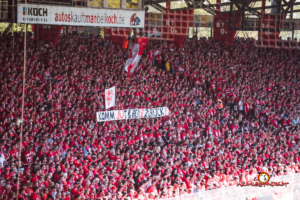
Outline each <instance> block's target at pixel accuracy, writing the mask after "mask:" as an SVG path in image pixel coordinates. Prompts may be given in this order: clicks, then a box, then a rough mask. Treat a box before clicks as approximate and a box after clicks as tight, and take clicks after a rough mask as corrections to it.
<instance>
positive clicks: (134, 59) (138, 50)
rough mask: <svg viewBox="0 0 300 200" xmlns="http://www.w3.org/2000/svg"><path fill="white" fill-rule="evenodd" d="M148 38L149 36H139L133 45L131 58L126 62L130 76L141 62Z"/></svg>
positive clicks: (126, 68)
mask: <svg viewBox="0 0 300 200" xmlns="http://www.w3.org/2000/svg"><path fill="white" fill-rule="evenodd" d="M148 40H149V39H148V38H138V39H137V42H136V43H135V44H134V45H133V48H132V50H131V53H130V55H129V58H128V59H127V61H126V64H125V71H126V72H128V76H129V75H130V73H133V72H134V70H135V68H136V67H137V65H138V64H139V61H140V59H141V57H142V55H143V52H144V49H145V48H146V45H147V43H148Z"/></svg>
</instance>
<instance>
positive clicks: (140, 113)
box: [97, 107, 170, 122]
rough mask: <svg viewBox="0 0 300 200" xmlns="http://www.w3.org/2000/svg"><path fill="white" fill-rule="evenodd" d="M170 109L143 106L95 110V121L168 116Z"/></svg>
mask: <svg viewBox="0 0 300 200" xmlns="http://www.w3.org/2000/svg"><path fill="white" fill-rule="evenodd" d="M169 114H170V111H169V109H168V108H167V107H159V108H149V109H147V108H145V109H128V110H112V111H103V112H97V122H106V121H114V120H124V119H141V118H156V117H164V116H168V115H169Z"/></svg>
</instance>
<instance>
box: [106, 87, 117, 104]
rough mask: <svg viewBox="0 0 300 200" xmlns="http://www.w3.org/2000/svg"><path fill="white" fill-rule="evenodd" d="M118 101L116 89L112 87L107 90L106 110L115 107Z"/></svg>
mask: <svg viewBox="0 0 300 200" xmlns="http://www.w3.org/2000/svg"><path fill="white" fill-rule="evenodd" d="M115 100H116V87H115V86H114V87H112V88H109V89H106V90H105V108H106V109H109V108H111V107H114V106H115Z"/></svg>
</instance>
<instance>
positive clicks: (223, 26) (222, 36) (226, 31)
mask: <svg viewBox="0 0 300 200" xmlns="http://www.w3.org/2000/svg"><path fill="white" fill-rule="evenodd" d="M230 15H231V14H230V13H225V14H221V13H220V14H219V15H215V16H214V23H213V27H214V34H213V39H214V41H219V42H221V43H225V44H228V45H229V46H231V45H232V43H233V40H234V36H235V34H236V31H235V30H230V27H228V26H227V24H229V25H230ZM220 16H222V17H220ZM223 19H224V20H225V21H226V23H225V22H224V20H223ZM241 20H242V13H241V12H234V13H232V21H233V23H232V26H233V27H234V28H238V26H239V23H240V21H241Z"/></svg>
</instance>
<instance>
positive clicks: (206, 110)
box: [0, 34, 300, 200]
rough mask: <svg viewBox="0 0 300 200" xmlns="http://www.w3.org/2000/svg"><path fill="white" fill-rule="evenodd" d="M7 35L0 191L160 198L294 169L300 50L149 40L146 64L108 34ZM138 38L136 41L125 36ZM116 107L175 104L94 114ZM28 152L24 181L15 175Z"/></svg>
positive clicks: (11, 195)
mask: <svg viewBox="0 0 300 200" xmlns="http://www.w3.org/2000/svg"><path fill="white" fill-rule="evenodd" d="M14 37H15V39H14V40H12V39H11V38H10V36H2V37H1V38H0V41H1V43H0V58H1V61H0V63H1V70H0V82H1V94H0V101H1V105H0V125H1V126H0V135H1V141H0V156H1V157H0V168H1V170H0V181H1V189H0V199H5V200H6V199H15V198H16V195H17V189H18V188H19V193H18V199H23V200H27V199H32V200H38V199H42V200H46V199H49V200H50V199H55V200H61V199H63V200H69V199H90V200H95V199H101V200H147V199H149V200H152V199H164V198H170V197H176V196H178V195H183V194H189V193H196V192H205V191H206V190H211V189H216V188H221V187H227V186H232V185H236V184H237V183H245V182H247V181H256V180H257V174H258V173H259V172H267V173H269V174H270V176H271V177H274V176H280V175H284V174H291V173H298V172H299V170H300V165H299V161H300V157H299V147H300V146H299V138H300V134H299V130H300V129H299V106H300V104H299V93H300V91H299V83H300V82H299V81H298V78H299V73H300V68H299V66H300V65H299V58H300V56H299V53H300V51H299V50H289V49H266V48H259V49H258V48H256V47H255V45H254V40H253V39H247V40H245V39H235V40H234V42H233V45H232V46H231V47H228V46H226V45H222V44H219V43H218V42H214V41H212V40H207V39H203V38H201V39H200V40H197V39H196V38H192V39H186V40H185V41H184V44H183V46H182V47H181V48H178V47H174V46H173V44H172V43H167V42H166V41H162V40H149V42H148V45H147V47H146V50H145V52H144V55H143V57H142V59H141V61H140V63H139V66H138V67H137V69H136V70H135V71H134V73H133V74H131V75H130V76H129V77H128V74H127V72H126V71H125V70H124V65H125V61H126V59H127V58H128V55H129V53H130V49H125V50H123V49H120V47H118V46H116V45H114V44H112V43H111V42H110V41H108V40H104V39H102V38H100V37H96V38H92V37H88V38H86V39H83V38H80V37H78V36H71V35H68V36H61V37H60V38H59V41H58V44H57V45H56V47H53V44H44V43H43V42H42V41H36V40H33V39H31V38H29V37H28V40H27V52H26V53H27V62H26V85H25V102H24V128H23V130H24V131H23V140H22V149H21V155H19V142H20V137H19V136H20V125H19V122H18V119H21V110H22V72H23V61H24V60H23V59H24V58H23V42H24V41H23V40H24V39H23V37H22V36H21V35H19V34H15V36H14ZM129 46H130V45H129ZM112 86H116V106H115V107H114V108H112V109H117V110H122V109H131V108H152V107H163V106H167V107H168V108H169V110H170V111H171V115H169V116H167V117H162V118H151V119H138V120H126V121H111V122H104V123H97V122H96V112H98V111H104V110H105V107H104V105H105V104H104V90H105V89H107V88H110V87H112ZM19 156H21V161H22V163H21V165H22V166H21V169H20V177H19V178H20V184H19V186H18V185H17V182H18V181H17V178H18V167H17V166H18V159H19Z"/></svg>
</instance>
